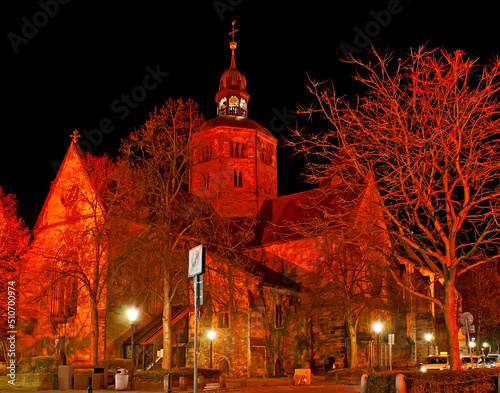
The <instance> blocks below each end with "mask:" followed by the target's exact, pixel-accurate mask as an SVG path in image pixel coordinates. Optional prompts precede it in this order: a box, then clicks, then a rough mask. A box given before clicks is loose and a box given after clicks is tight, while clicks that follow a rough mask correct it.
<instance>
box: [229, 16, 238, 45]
mask: <svg viewBox="0 0 500 393" xmlns="http://www.w3.org/2000/svg"><path fill="white" fill-rule="evenodd" d="M235 23H236V21H235V20H233V29H232V30H231V31H230V32H229V35H230V36H232V38H233V41H234V34H235V33H236V32H237V31H238V29H235V28H234V24H235Z"/></svg>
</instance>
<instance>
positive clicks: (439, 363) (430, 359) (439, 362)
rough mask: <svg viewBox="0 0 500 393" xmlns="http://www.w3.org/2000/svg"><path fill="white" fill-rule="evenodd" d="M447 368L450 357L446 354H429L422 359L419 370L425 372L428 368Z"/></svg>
mask: <svg viewBox="0 0 500 393" xmlns="http://www.w3.org/2000/svg"><path fill="white" fill-rule="evenodd" d="M449 368H450V357H449V356H448V355H431V356H427V357H426V358H425V359H424V361H423V362H422V365H421V366H420V371H422V372H423V373H425V372H426V371H429V370H447V369H449Z"/></svg>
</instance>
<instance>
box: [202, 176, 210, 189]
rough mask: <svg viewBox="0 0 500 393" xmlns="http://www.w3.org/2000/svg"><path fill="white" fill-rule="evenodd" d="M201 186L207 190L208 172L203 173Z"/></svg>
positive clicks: (208, 182) (208, 185)
mask: <svg viewBox="0 0 500 393" xmlns="http://www.w3.org/2000/svg"><path fill="white" fill-rule="evenodd" d="M203 187H204V188H205V190H208V188H209V187H210V176H209V174H208V173H205V174H204V175H203Z"/></svg>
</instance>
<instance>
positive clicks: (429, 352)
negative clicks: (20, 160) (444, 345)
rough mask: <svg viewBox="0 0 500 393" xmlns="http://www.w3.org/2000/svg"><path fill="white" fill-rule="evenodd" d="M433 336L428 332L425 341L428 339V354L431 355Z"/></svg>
mask: <svg viewBox="0 0 500 393" xmlns="http://www.w3.org/2000/svg"><path fill="white" fill-rule="evenodd" d="M431 338H432V334H430V333H427V334H426V335H425V341H427V356H429V355H430V354H431V350H430V344H431Z"/></svg>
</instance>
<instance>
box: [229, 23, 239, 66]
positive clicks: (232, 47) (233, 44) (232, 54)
mask: <svg viewBox="0 0 500 393" xmlns="http://www.w3.org/2000/svg"><path fill="white" fill-rule="evenodd" d="M235 23H236V20H233V28H232V29H231V31H230V32H229V35H230V36H231V39H232V40H231V42H230V43H229V47H230V48H231V66H230V67H231V68H236V62H235V60H234V50H235V49H236V47H237V46H238V44H237V43H236V41H235V40H234V35H235V34H236V32H237V31H238V29H235V28H234V24H235Z"/></svg>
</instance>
